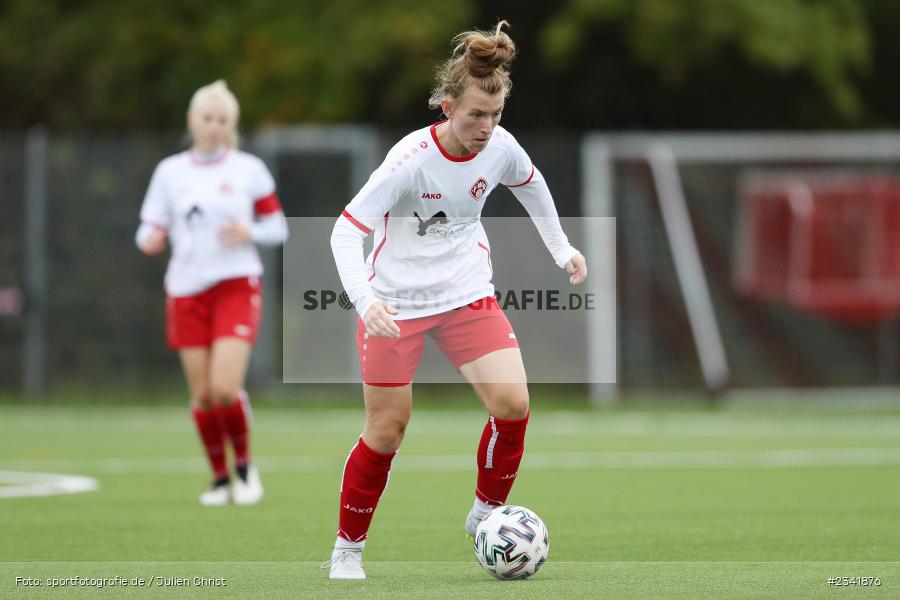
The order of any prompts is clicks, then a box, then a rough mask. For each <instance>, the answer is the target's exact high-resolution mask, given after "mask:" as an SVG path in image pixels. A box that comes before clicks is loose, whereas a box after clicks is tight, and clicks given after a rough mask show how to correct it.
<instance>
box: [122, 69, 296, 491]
mask: <svg viewBox="0 0 900 600" xmlns="http://www.w3.org/2000/svg"><path fill="white" fill-rule="evenodd" d="M239 113H240V109H239V106H238V102H237V99H236V98H235V97H234V95H233V94H232V93H231V91H230V90H229V89H228V87H227V86H226V84H225V82H224V81H216V82H215V83H212V84H210V85H207V86H204V87H201V88H200V89H198V90H197V91H196V92H195V93H194V96H193V98H192V99H191V102H190V106H189V108H188V115H187V124H188V129H189V130H190V133H191V137H192V140H193V144H192V146H191V148H190V149H189V150H187V151H185V152H181V153H179V154H175V155H173V156H170V157H168V158H166V159H164V160H163V161H162V162H160V163H159V165H158V166H157V167H156V170H155V172H154V173H153V177H152V179H151V181H150V187H149V189H148V190H147V195H146V197H145V198H144V204H143V206H142V207H141V225H140V227H139V229H138V231H137V235H136V242H137V245H138V247H139V248H140V249H141V251H142V252H144V253H145V254H148V255H156V254H159V253H161V252H162V251H163V250H164V249H165V246H166V240H167V239H169V240H171V245H172V257H171V259H170V260H169V265H168V268H167V270H166V277H165V289H166V296H167V298H166V334H167V338H168V343H169V347H171V348H172V349H174V350H178V353H179V356H180V358H181V364H182V367H183V368H184V374H185V377H186V378H187V382H188V386H189V388H190V393H191V409H192V412H193V417H194V422H195V423H196V425H197V431H198V433H199V435H200V439H201V441H202V443H203V447H204V448H205V450H206V455H207V457H208V458H209V463H210V466H211V468H212V472H213V483H212V485H211V486H210V488H209V489H208V490H207V491H205V492H203V494H201V496H200V503H201V504H203V505H205V506H223V505H225V504H228V503H229V502H230V501H234V502H235V503H236V504H255V503H257V502H259V501H260V500H261V499H262V496H263V487H262V484H261V482H260V479H259V473H258V471H257V469H256V467H255V466H254V465H252V464H251V462H250V454H249V435H250V432H249V420H250V406H249V403H248V397H247V393H246V391H245V390H244V378H245V375H246V372H247V365H248V362H249V360H250V353H251V351H252V347H253V342H254V340H255V338H256V333H257V327H258V324H259V319H260V316H261V309H262V298H261V286H260V281H259V277H260V276H261V275H262V271H263V268H262V263H261V262H260V258H259V254H258V252H257V249H256V246H255V245H254V244H261V245H266V246H275V245H280V244H283V243H284V241H285V239H286V237H287V224H286V222H285V218H284V213H283V212H282V210H281V204H280V203H279V201H278V198H277V196H276V195H275V183H274V181H273V179H272V176H271V174H270V173H269V170H268V169H267V168H266V165H265V164H264V163H263V162H262V161H261V160H260V159H259V158H257V157H255V156H253V155H250V154H247V153H244V152H241V151H239V150H238V139H237V123H238V118H239ZM226 438H227V439H230V440H231V444H232V446H233V448H234V459H235V472H236V475H237V477H236V478H234V480H233V481H232V479H231V477H229V471H228V465H227V460H226V452H225V440H226Z"/></svg>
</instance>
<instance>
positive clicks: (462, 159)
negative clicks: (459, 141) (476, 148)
mask: <svg viewBox="0 0 900 600" xmlns="http://www.w3.org/2000/svg"><path fill="white" fill-rule="evenodd" d="M446 122H447V121H441V122H440V123H435V124H434V125H432V126H431V139H433V140H434V143H435V144H436V145H437V147H438V150H440V151H441V154H443V155H444V158H446V159H447V160H452V161H453V162H466V161H467V160H472V159H473V158H475V157H476V156H478V153H477V152H473V153H472V154H470V155H468V156H453V155H452V154H450V153H449V152H447V151H446V150H444V147H443V146H441V142H440V140H439V139H438V136H437V126H438V125H440V124H441V123H446Z"/></svg>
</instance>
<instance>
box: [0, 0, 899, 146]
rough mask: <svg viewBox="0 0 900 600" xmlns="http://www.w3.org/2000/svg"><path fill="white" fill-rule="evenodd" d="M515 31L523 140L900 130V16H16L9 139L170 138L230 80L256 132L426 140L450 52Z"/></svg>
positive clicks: (725, 10) (282, 5)
mask: <svg viewBox="0 0 900 600" xmlns="http://www.w3.org/2000/svg"><path fill="white" fill-rule="evenodd" d="M499 18H506V19H508V20H510V21H511V23H512V29H511V34H512V36H513V38H514V39H515V40H516V42H517V43H518V45H519V48H520V56H519V58H518V59H517V60H516V62H515V64H514V66H513V77H514V82H515V88H516V92H515V93H514V94H513V96H512V98H511V100H510V102H509V104H508V106H507V112H506V114H507V118H508V119H510V120H511V121H514V122H515V123H516V124H517V126H518V127H522V126H528V127H565V128H573V129H575V128H577V129H584V128H602V129H628V128H669V129H713V128H715V129H734V128H746V129H754V128H756V129H759V128H823V127H850V126H854V127H855V126H885V125H892V124H893V125H900V84H898V83H897V79H896V77H895V74H894V69H895V65H896V64H897V59H898V57H900V36H897V35H896V33H895V32H896V31H897V30H898V28H900V2H897V0H559V2H547V3H539V2H538V3H523V2H521V1H520V0H491V1H487V0H481V1H476V0H453V1H451V2H443V1H434V0H432V1H428V0H424V1H423V0H384V1H382V2H379V3H371V2H365V1H363V0H330V1H328V2H319V1H317V0H255V1H253V2H243V3H239V2H222V3H208V2H201V1H200V0H180V1H179V2H177V3H162V4H161V3H159V2H151V1H150V0H121V1H120V2H106V1H103V0H80V1H72V0H0V89H2V90H3V92H2V94H0V127H7V128H9V127H23V126H27V125H29V124H32V123H36V122H44V123H48V124H49V125H51V126H53V127H56V128H77V127H91V128H98V127H109V128H111V127H148V126H151V127H164V128H166V129H171V128H172V127H175V126H177V125H180V123H181V122H182V119H183V118H184V117H183V115H184V111H185V109H186V107H187V102H188V99H189V98H190V94H191V93H192V92H193V90H194V89H196V88H197V87H198V86H200V85H202V84H204V83H208V82H210V81H212V80H214V79H217V78H225V79H227V80H228V82H229V85H231V87H232V88H233V89H234V90H235V92H236V93H237V95H238V97H239V99H240V100H241V103H242V109H243V117H242V120H243V123H244V125H245V126H247V127H249V126H253V125H257V124H260V123H265V122H293V121H374V122H378V123H381V124H386V125H391V126H396V127H398V128H403V129H406V128H409V127H417V126H420V125H421V124H422V122H423V121H424V120H426V119H429V118H432V117H433V113H432V112H430V111H429V110H428V109H427V107H426V100H427V97H428V90H429V88H430V86H431V84H432V79H433V73H434V68H435V66H436V65H438V64H439V63H440V62H441V61H443V60H444V59H446V57H447V55H448V54H449V50H450V39H451V37H452V36H453V35H454V34H456V33H458V32H459V31H461V30H464V29H468V28H470V27H473V26H479V27H484V28H488V27H490V26H491V25H492V24H493V23H496V21H497V20H498V19H499Z"/></svg>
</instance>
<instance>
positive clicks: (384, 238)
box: [369, 212, 391, 281]
mask: <svg viewBox="0 0 900 600" xmlns="http://www.w3.org/2000/svg"><path fill="white" fill-rule="evenodd" d="M390 216H391V213H390V212H386V213H384V237H383V238H381V243H380V244H378V247H377V248H375V255H374V256H372V275H371V276H370V277H369V281H372V280H373V279H375V261H376V260H378V253H379V252H381V249H382V248H384V243H385V242H386V241H387V224H388V218H389V217H390Z"/></svg>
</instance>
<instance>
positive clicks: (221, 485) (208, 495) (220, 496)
mask: <svg viewBox="0 0 900 600" xmlns="http://www.w3.org/2000/svg"><path fill="white" fill-rule="evenodd" d="M229 502H231V488H230V487H229V485H228V481H227V480H225V481H218V482H214V483H213V484H212V487H210V488H209V489H208V490H206V491H205V492H203V493H202V494H200V504H202V505H203V506H225V505H226V504H228V503H229Z"/></svg>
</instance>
